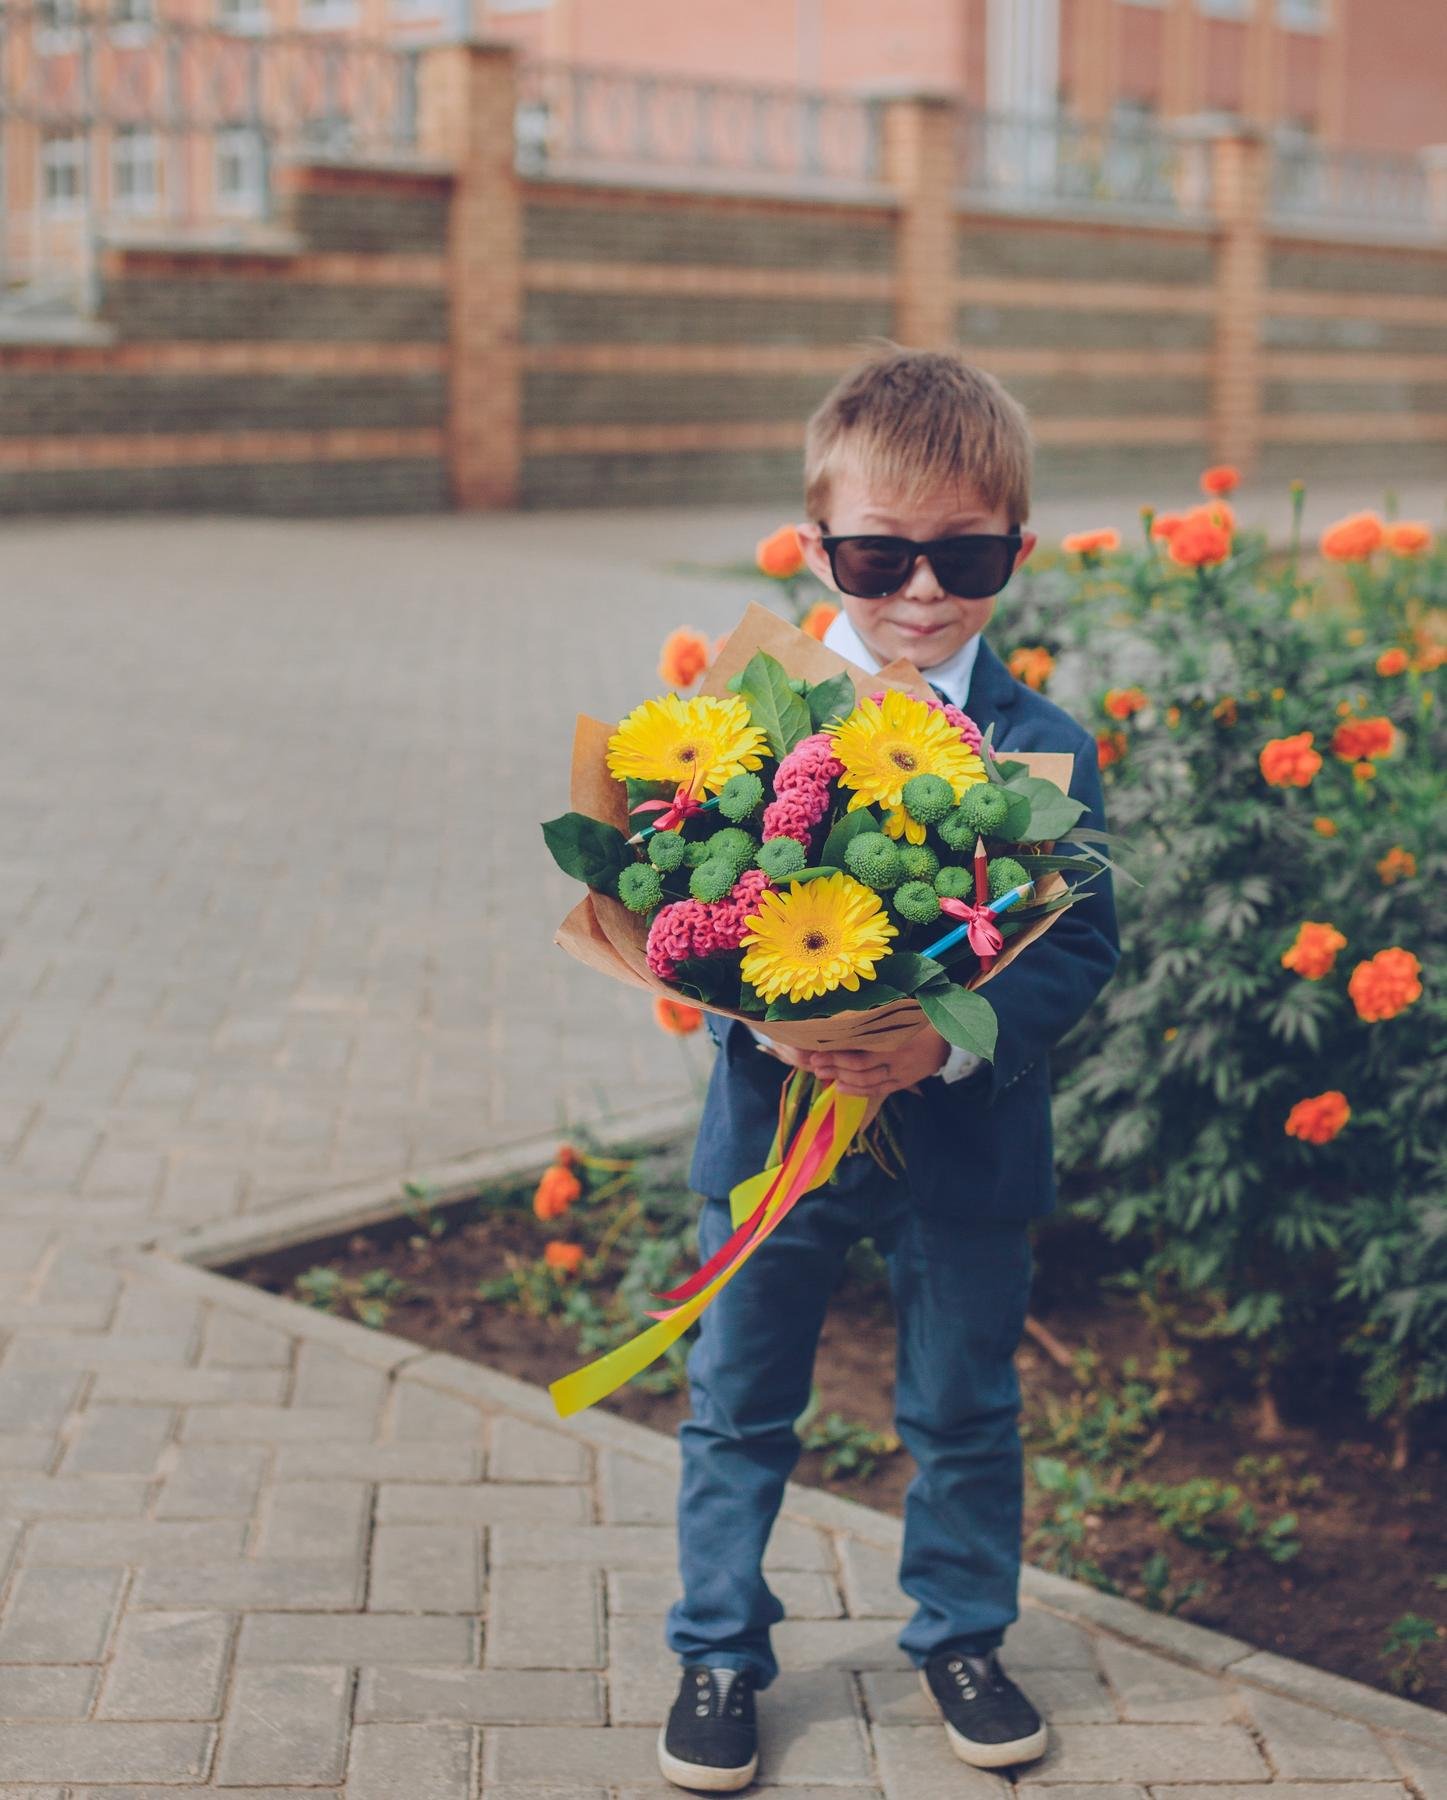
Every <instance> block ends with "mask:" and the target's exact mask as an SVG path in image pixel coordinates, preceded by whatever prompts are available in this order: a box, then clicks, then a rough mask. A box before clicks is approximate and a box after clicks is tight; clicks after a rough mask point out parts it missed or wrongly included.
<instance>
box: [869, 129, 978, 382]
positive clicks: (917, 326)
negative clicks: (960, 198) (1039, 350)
mask: <svg viewBox="0 0 1447 1800" xmlns="http://www.w3.org/2000/svg"><path fill="white" fill-rule="evenodd" d="M881 97H882V98H883V99H884V100H885V109H884V179H885V180H886V182H888V184H889V185H890V186H891V187H892V188H893V189H894V190H895V192H896V193H897V194H898V196H899V228H898V235H897V238H896V253H895V298H894V333H895V336H896V338H898V340H899V342H900V343H902V344H904V345H905V346H906V347H907V348H909V349H912V350H939V349H943V348H945V347H946V346H948V345H951V344H953V343H954V342H955V282H956V278H957V269H956V258H955V187H956V184H957V182H958V180H959V176H960V171H959V169H958V167H957V155H956V148H957V143H958V125H959V102H958V100H957V99H956V97H955V96H954V95H945V94H917V93H916V94H894V95H884V96H881Z"/></svg>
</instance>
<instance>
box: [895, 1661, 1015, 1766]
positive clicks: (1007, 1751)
mask: <svg viewBox="0 0 1447 1800" xmlns="http://www.w3.org/2000/svg"><path fill="white" fill-rule="evenodd" d="M919 1684H920V1686H921V1687H922V1688H923V1689H924V1691H925V1697H926V1698H927V1699H928V1700H929V1703H930V1705H931V1706H933V1707H934V1709H935V1711H936V1712H937V1713H938V1714H939V1715H940V1720H941V1722H942V1723H943V1725H944V1728H945V1736H946V1737H947V1738H948V1739H949V1740H950V1749H951V1750H953V1751H954V1753H955V1755H956V1756H958V1757H959V1759H960V1761H961V1762H962V1763H968V1764H969V1765H970V1767H971V1768H972V1769H1008V1768H1009V1767H1010V1765H1011V1763H1025V1762H1034V1761H1035V1760H1036V1759H1037V1758H1038V1757H1041V1756H1044V1754H1045V1727H1044V1726H1043V1725H1042V1726H1041V1727H1040V1729H1039V1730H1038V1731H1032V1732H1031V1733H1030V1735H1029V1737H1022V1738H1015V1739H1014V1740H1013V1741H1012V1742H1011V1743H1008V1744H975V1743H971V1741H970V1739H969V1738H967V1737H962V1736H961V1735H960V1733H959V1732H958V1731H956V1730H955V1728H954V1726H953V1725H951V1724H950V1722H949V1720H948V1719H946V1718H945V1715H944V1708H943V1707H942V1706H941V1705H940V1703H939V1701H938V1700H937V1699H936V1698H935V1691H934V1689H933V1688H932V1687H931V1686H930V1684H929V1677H928V1676H927V1675H926V1674H925V1672H924V1670H923V1669H921V1670H920V1672H919Z"/></svg>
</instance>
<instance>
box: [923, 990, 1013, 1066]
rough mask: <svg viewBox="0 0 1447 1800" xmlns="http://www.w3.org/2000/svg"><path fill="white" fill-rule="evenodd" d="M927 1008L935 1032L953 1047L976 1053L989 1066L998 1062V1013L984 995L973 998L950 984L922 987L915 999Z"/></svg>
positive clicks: (973, 995)
mask: <svg viewBox="0 0 1447 1800" xmlns="http://www.w3.org/2000/svg"><path fill="white" fill-rule="evenodd" d="M915 999H916V1000H918V1001H919V1003H920V1005H921V1006H922V1007H923V1008H924V1012H925V1017H926V1018H927V1019H928V1020H929V1022H930V1024H931V1025H933V1026H934V1028H935V1030H936V1031H937V1032H938V1033H939V1034H940V1036H941V1037H942V1038H944V1039H945V1040H946V1041H947V1042H949V1043H951V1044H958V1045H959V1047H960V1049H962V1050H970V1051H973V1052H974V1054H975V1055H976V1056H980V1057H983V1058H984V1060H985V1061H986V1062H993V1061H994V1060H995V1037H996V1033H997V1032H998V1029H999V1025H998V1021H997V1020H996V1018H995V1009H994V1007H993V1006H991V1005H990V1002H989V1001H988V1000H986V999H985V997H984V996H983V995H982V994H971V993H969V992H967V991H966V989H964V988H962V987H956V986H955V984H954V982H950V983H949V985H948V986H947V987H943V988H941V987H938V986H935V985H931V986H927V987H922V988H920V989H919V991H918V992H917V993H916V995H915Z"/></svg>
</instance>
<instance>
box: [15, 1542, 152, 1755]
mask: <svg viewBox="0 0 1447 1800" xmlns="http://www.w3.org/2000/svg"><path fill="white" fill-rule="evenodd" d="M125 1579H126V1577H125V1571H124V1569H114V1568H112V1569H39V1568H34V1567H30V1568H23V1569H22V1570H21V1571H20V1573H19V1574H18V1575H17V1576H16V1577H15V1581H14V1584H13V1586H12V1588H11V1592H10V1599H9V1603H8V1604H7V1606H6V1608H5V1612H4V1615H3V1618H0V1663H6V1662H18V1663H26V1662H30V1663H52V1662H55V1663H59V1662H69V1663H84V1662H99V1661H100V1659H101V1657H102V1656H103V1655H104V1654H105V1646H106V1640H107V1639H108V1638H109V1636H110V1631H111V1624H112V1622H113V1620H114V1619H115V1614H116V1608H117V1606H118V1605H119V1604H120V1597H121V1590H122V1589H123V1587H124V1586H125ZM50 1773H51V1774H54V1773H55V1771H54V1770H51V1771H50Z"/></svg>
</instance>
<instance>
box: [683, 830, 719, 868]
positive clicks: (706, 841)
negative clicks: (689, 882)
mask: <svg viewBox="0 0 1447 1800" xmlns="http://www.w3.org/2000/svg"><path fill="white" fill-rule="evenodd" d="M712 856H713V840H712V839H711V838H699V839H698V840H697V841H696V842H694V843H690V844H685V845H684V847H683V866H684V867H685V868H686V869H697V868H699V867H701V865H702V864H704V863H706V862H708V861H709V860H710V858H711V857H712Z"/></svg>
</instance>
